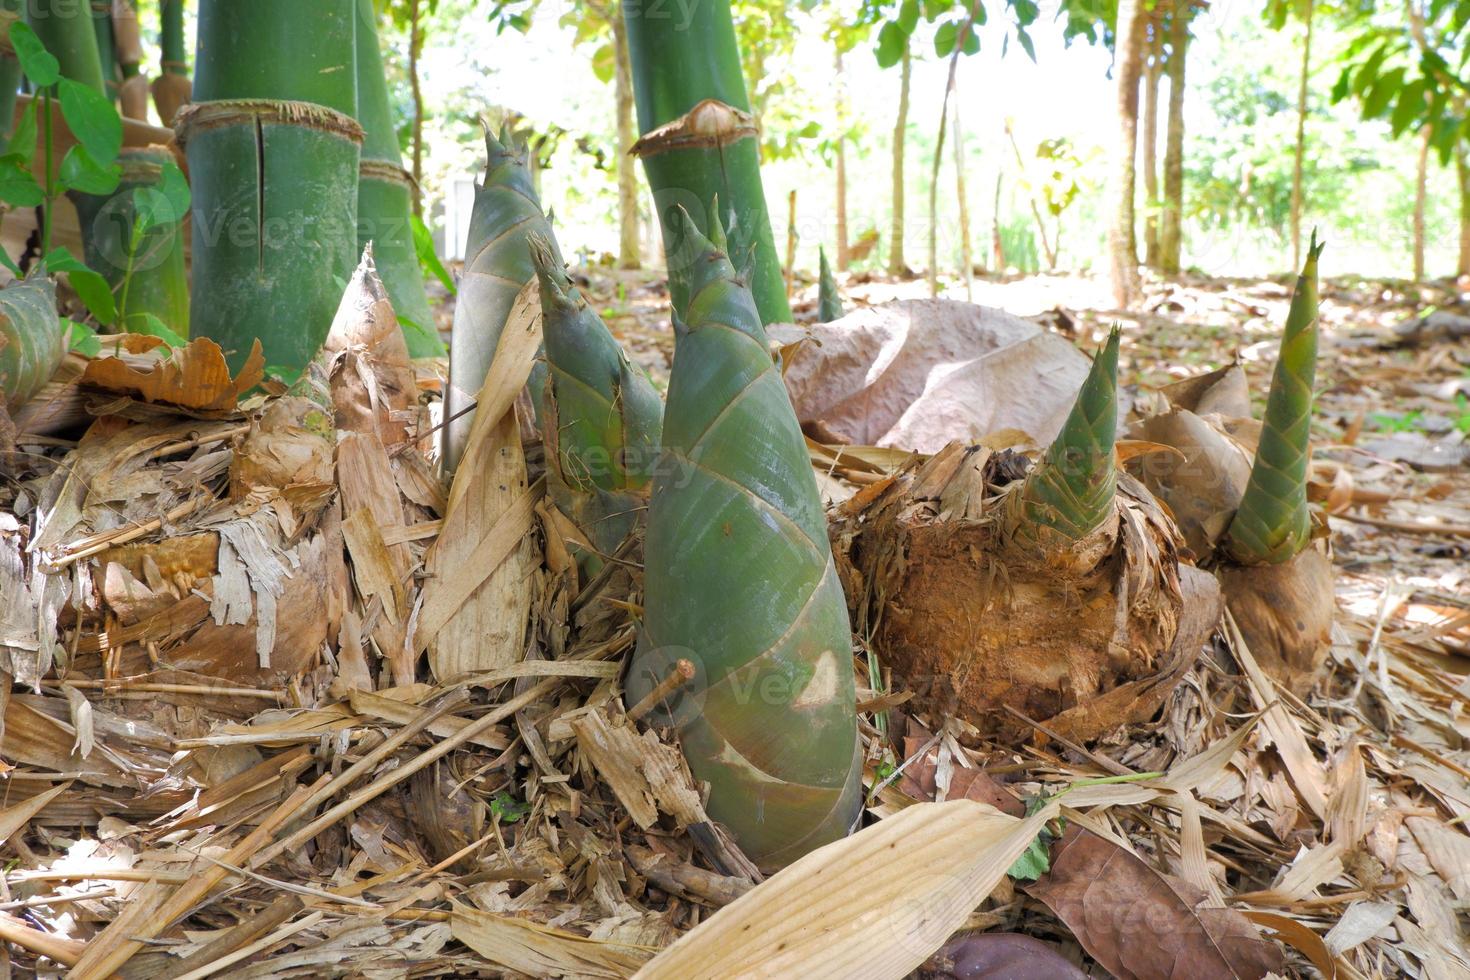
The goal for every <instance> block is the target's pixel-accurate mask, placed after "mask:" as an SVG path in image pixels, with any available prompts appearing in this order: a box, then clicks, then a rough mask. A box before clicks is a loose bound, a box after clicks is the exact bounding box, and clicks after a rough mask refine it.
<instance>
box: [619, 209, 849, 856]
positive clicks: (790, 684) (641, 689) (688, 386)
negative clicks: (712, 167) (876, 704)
mask: <svg viewBox="0 0 1470 980" xmlns="http://www.w3.org/2000/svg"><path fill="white" fill-rule="evenodd" d="M674 222H675V223H676V224H677V225H679V227H677V228H675V229H673V230H674V231H675V232H676V234H675V236H674V238H673V240H675V241H678V242H679V243H680V250H679V252H678V253H676V254H675V255H674V256H673V257H672V261H671V266H672V267H673V268H674V269H675V270H676V274H677V275H679V276H680V277H682V279H683V282H682V284H681V288H682V291H683V293H684V295H685V296H687V297H688V304H687V306H686V308H685V313H684V315H683V317H682V322H681V320H679V319H676V321H675V329H676V335H677V347H676V351H675V356H674V366H673V373H672V376H671V378H670V381H669V397H668V406H667V409H666V412H665V416H664V430H663V453H662V455H661V459H660V464H659V467H658V471H657V473H656V474H655V476H654V481H653V493H652V498H651V501H650V504H649V514H648V534H647V539H646V544H645V549H644V567H645V574H644V582H645V606H644V612H645V619H644V631H643V634H642V635H641V637H640V639H639V646H638V652H637V654H636V656H635V658H634V661H633V665H632V667H631V669H630V671H629V676H628V680H627V696H628V698H629V701H628V703H629V704H633V703H635V702H637V701H639V700H641V699H642V698H643V697H644V696H646V695H647V694H648V693H649V692H650V691H652V690H653V689H654V688H655V687H656V686H657V684H658V683H659V682H660V681H662V680H663V679H664V678H665V677H667V676H668V674H669V672H670V671H671V670H672V669H674V665H675V664H676V663H677V662H678V661H679V660H680V659H687V660H689V661H691V662H692V663H694V664H695V666H696V669H697V674H696V676H695V677H694V679H693V680H691V681H690V682H689V683H688V684H686V685H684V687H683V688H682V689H681V691H680V692H679V693H678V694H677V695H674V698H675V699H676V701H677V703H675V704H674V705H673V707H672V710H671V711H669V713H668V714H666V715H664V716H663V717H664V720H665V721H666V722H671V723H673V724H675V725H677V726H678V729H679V734H680V739H681V741H682V743H683V748H684V752H685V755H686V757H687V758H688V760H689V765H690V768H691V770H692V771H693V772H694V774H695V776H696V777H697V778H699V779H701V780H705V781H707V782H709V783H710V786H711V792H710V801H709V812H710V815H711V816H713V817H714V818H715V819H717V820H719V821H721V822H722V823H724V824H726V825H727V826H729V827H730V828H731V829H732V830H734V832H735V834H736V836H737V838H738V841H739V844H740V846H741V848H742V849H743V850H744V851H745V852H746V853H747V854H748V855H750V856H751V858H752V859H754V860H755V861H756V862H758V863H759V864H761V865H762V866H765V867H774V866H780V865H782V864H785V863H788V862H790V861H792V860H794V859H796V858H797V857H800V856H801V855H802V854H805V853H806V852H807V851H809V850H811V849H813V848H815V847H818V846H820V845H821V844H824V843H827V842H828V841H831V840H834V839H836V838H839V837H841V836H843V835H844V834H846V833H847V831H848V829H849V827H850V826H851V825H852V822H853V820H854V819H855V817H856V815H857V812H858V807H859V804H860V784H859V776H860V772H861V765H860V762H861V760H860V756H859V753H858V751H857V737H856V736H857V732H856V719H855V705H854V687H853V673H852V646H851V635H850V632H849V626H848V618H847V607H846V605H845V602H844V599H843V594H842V586H841V583H840V582H839V580H838V577H837V570H836V568H835V566H834V565H833V562H832V553H831V549H830V546H829V545H828V541H827V522H826V517H825V515H824V513H823V510H822V502H821V497H820V495H819V493H818V490H817V483H816V478H815V476H814V474H813V471H812V468H811V464H810V462H809V460H808V458H807V450H806V444H805V441H804V439H803V437H802V434H801V428H800V426H799V425H798V424H797V420H796V413H795V412H794V411H793V410H792V408H791V402H790V400H789V398H788V397H787V394H786V389H785V386H784V385H783V383H782V381H781V374H780V371H779V370H778V368H777V367H776V365H775V363H774V361H773V360H772V357H771V354H770V351H769V350H768V348H767V342H766V334H765V330H764V329H763V328H762V327H761V322H760V316H759V314H758V312H757V310H756V306H755V303H754V300H753V299H752V297H751V294H750V292H749V291H748V290H747V289H746V288H745V286H744V285H743V284H742V283H741V282H740V280H739V279H738V278H737V277H736V273H735V269H734V267H733V266H732V265H731V264H730V261H729V259H728V258H727V257H726V255H725V253H724V252H723V251H722V250H721V249H719V248H717V247H716V245H714V244H711V243H710V242H709V241H707V240H705V238H704V237H703V236H702V235H701V234H700V233H699V232H698V231H697V230H696V229H695V228H694V227H693V224H692V222H691V221H690V220H689V219H688V217H687V216H684V215H683V214H682V213H680V214H679V216H678V217H677V218H675V219H674ZM715 230H716V233H717V236H718V226H717V225H716V226H715ZM718 237H723V236H718Z"/></svg>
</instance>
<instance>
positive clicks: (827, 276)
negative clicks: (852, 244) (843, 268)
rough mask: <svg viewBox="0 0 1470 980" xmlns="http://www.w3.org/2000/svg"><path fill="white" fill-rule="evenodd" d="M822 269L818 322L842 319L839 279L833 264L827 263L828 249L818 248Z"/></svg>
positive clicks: (818, 296) (818, 284) (818, 281)
mask: <svg viewBox="0 0 1470 980" xmlns="http://www.w3.org/2000/svg"><path fill="white" fill-rule="evenodd" d="M817 258H818V259H820V261H821V269H820V272H819V273H818V275H817V322H818V323H831V322H832V321H833V320H840V319H842V313H843V310H842V294H841V293H839V292H838V291H837V279H836V278H835V277H834V276H833V275H832V266H830V265H828V264H827V250H826V249H825V248H819V249H817Z"/></svg>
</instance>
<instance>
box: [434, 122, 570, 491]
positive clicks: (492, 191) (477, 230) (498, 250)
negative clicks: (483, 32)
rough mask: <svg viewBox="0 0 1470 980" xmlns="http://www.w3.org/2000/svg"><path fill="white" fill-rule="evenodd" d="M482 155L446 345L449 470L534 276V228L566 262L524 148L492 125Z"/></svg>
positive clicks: (446, 453)
mask: <svg viewBox="0 0 1470 980" xmlns="http://www.w3.org/2000/svg"><path fill="white" fill-rule="evenodd" d="M485 153H486V157H487V160H486V165H485V179H484V181H483V182H481V184H480V186H479V187H478V188H476V190H475V206H474V209H473V211H472V212H471V213H470V233H469V253H468V254H469V257H468V258H467V259H465V263H464V277H463V278H462V279H461V280H460V284H459V301H458V303H457V304H456V305H455V308H454V327H453V331H452V333H451V335H450V343H449V349H450V357H449V384H448V386H447V387H446V388H445V390H444V415H445V418H446V419H448V420H450V421H449V422H448V423H447V424H446V425H445V426H444V441H443V453H442V456H443V461H444V466H445V469H446V470H447V471H449V472H453V470H454V468H455V467H456V466H458V465H459V460H460V456H461V455H463V453H464V443H465V439H466V438H467V437H468V436H469V431H470V423H471V421H473V418H474V412H473V411H472V410H471V409H470V406H472V405H473V404H474V401H475V398H476V396H478V395H479V393H480V386H481V385H483V384H484V383H485V375H486V373H487V372H488V371H489V370H490V362H491V360H492V359H493V358H494V357H495V347H496V345H497V344H499V343H500V333H501V331H502V330H504V329H505V321H506V319H507V318H508V317H509V316H510V309H511V304H512V303H514V302H515V298H516V295H517V294H518V293H519V292H520V291H521V289H522V288H524V287H525V285H526V283H528V282H530V281H531V279H532V278H533V277H534V276H535V275H536V268H535V266H534V265H532V263H531V248H530V244H529V237H530V236H531V235H533V234H534V235H539V236H540V237H541V238H544V239H546V241H547V242H548V243H549V244H550V246H551V250H552V254H553V255H554V256H555V257H556V260H557V261H558V262H560V261H561V253H560V251H558V249H557V246H556V237H555V236H554V235H553V234H552V232H551V224H550V223H549V222H548V221H547V220H546V216H545V215H544V214H542V213H541V203H540V201H539V200H538V199H537V197H536V189H535V187H534V186H533V185H532V183H531V172H530V170H529V169H528V168H527V166H526V160H525V149H524V148H523V147H517V146H516V145H515V143H514V141H513V140H512V139H511V135H510V132H509V131H508V130H502V132H501V134H500V138H499V139H496V138H495V137H494V136H493V135H491V134H490V132H489V131H488V130H487V131H486V132H485ZM533 390H534V384H533Z"/></svg>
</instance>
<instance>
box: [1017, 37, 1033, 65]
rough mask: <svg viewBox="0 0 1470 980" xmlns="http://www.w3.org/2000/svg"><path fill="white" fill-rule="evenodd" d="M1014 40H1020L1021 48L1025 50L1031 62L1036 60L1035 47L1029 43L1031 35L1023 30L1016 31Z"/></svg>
mask: <svg viewBox="0 0 1470 980" xmlns="http://www.w3.org/2000/svg"><path fill="white" fill-rule="evenodd" d="M1016 40H1017V41H1020V42H1021V48H1022V49H1023V50H1024V51H1025V52H1026V57H1028V58H1030V59H1031V60H1032V62H1035V61H1036V48H1035V47H1034V46H1033V45H1032V44H1031V35H1030V34H1027V33H1026V32H1025V31H1021V30H1018V31H1016Z"/></svg>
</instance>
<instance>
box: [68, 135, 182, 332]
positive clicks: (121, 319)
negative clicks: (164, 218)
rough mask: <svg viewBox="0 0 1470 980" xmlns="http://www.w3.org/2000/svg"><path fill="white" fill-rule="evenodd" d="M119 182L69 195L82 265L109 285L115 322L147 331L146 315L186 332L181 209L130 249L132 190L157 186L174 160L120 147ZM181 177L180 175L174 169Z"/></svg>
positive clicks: (161, 150) (151, 150)
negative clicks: (101, 191)
mask: <svg viewBox="0 0 1470 980" xmlns="http://www.w3.org/2000/svg"><path fill="white" fill-rule="evenodd" d="M117 162H118V164H119V165H120V166H121V167H122V180H121V181H120V182H119V183H118V186H117V190H116V191H114V192H113V193H112V194H109V195H106V196H99V195H92V194H72V195H71V199H72V202H73V203H74V204H75V205H76V208H77V219H78V221H79V222H80V224H81V228H82V244H83V248H84V249H85V257H86V261H87V265H88V266H89V267H90V268H92V269H95V270H96V271H98V272H100V273H101V274H102V276H103V277H104V278H105V279H106V280H107V281H108V283H109V284H110V285H111V286H112V287H113V296H114V297H116V300H117V308H118V323H119V325H120V326H121V328H122V329H123V330H126V331H129V332H132V333H152V332H155V330H156V328H155V327H153V326H152V325H151V320H150V319H149V318H150V317H156V318H157V319H158V320H159V321H160V322H162V323H163V325H164V326H165V327H167V328H168V329H169V330H170V331H171V332H173V333H174V334H177V335H178V336H180V337H185V338H187V337H188V336H189V272H188V268H187V266H186V263H185V256H184V228H183V219H184V215H183V213H182V212H180V213H179V215H178V218H177V220H175V221H173V222H172V223H163V224H160V225H159V226H158V227H156V228H153V229H152V230H150V231H148V232H146V233H145V234H144V235H143V236H142V238H141V239H140V240H139V241H138V242H137V246H136V248H134V247H133V244H134V243H133V231H134V226H135V223H136V219H137V210H136V207H135V202H136V193H137V191H139V190H140V189H145V188H157V187H159V186H160V184H161V182H162V179H163V172H164V167H165V166H166V165H167V164H170V163H172V162H173V154H172V153H171V152H170V151H169V150H168V148H167V147H162V146H150V147H139V148H131V147H125V148H124V149H123V150H122V152H121V153H120V154H119V155H118V161H117ZM175 178H176V179H178V180H180V181H182V179H183V178H182V175H179V174H178V173H177V172H175Z"/></svg>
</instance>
